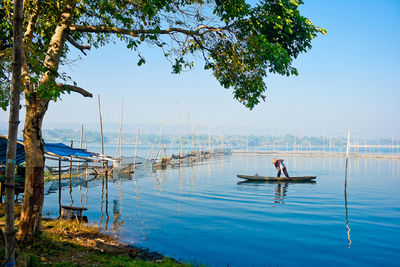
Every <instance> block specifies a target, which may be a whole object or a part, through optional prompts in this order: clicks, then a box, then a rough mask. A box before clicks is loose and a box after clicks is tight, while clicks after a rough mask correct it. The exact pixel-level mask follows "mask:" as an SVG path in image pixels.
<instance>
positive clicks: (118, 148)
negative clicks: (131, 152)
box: [115, 99, 124, 158]
mask: <svg viewBox="0 0 400 267" xmlns="http://www.w3.org/2000/svg"><path fill="white" fill-rule="evenodd" d="M123 117H124V99H122V102H121V121H120V127H119V135H118V140H117V151H116V152H115V157H116V158H118V152H119V158H122V122H123Z"/></svg>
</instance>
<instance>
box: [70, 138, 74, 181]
mask: <svg viewBox="0 0 400 267" xmlns="http://www.w3.org/2000/svg"><path fill="white" fill-rule="evenodd" d="M73 146H74V140H71V148H72V147H73ZM71 175H72V156H71V157H70V159H69V178H71Z"/></svg>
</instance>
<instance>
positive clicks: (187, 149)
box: [186, 113, 189, 154]
mask: <svg viewBox="0 0 400 267" xmlns="http://www.w3.org/2000/svg"><path fill="white" fill-rule="evenodd" d="M187 126H188V127H187V141H186V143H187V144H186V146H187V148H186V154H189V113H188V125H187Z"/></svg>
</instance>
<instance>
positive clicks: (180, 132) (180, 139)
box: [176, 101, 182, 158]
mask: <svg viewBox="0 0 400 267" xmlns="http://www.w3.org/2000/svg"><path fill="white" fill-rule="evenodd" d="M176 104H177V106H178V125H179V148H178V153H179V158H180V157H181V152H182V150H181V149H182V128H181V117H180V112H179V102H178V101H176Z"/></svg>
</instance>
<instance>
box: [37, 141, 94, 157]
mask: <svg viewBox="0 0 400 267" xmlns="http://www.w3.org/2000/svg"><path fill="white" fill-rule="evenodd" d="M44 151H45V152H50V153H53V154H56V155H58V156H61V157H70V156H77V157H93V156H94V154H92V153H90V152H86V151H85V150H84V149H79V148H72V147H70V146H67V145H65V144H63V143H45V144H44Z"/></svg>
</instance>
